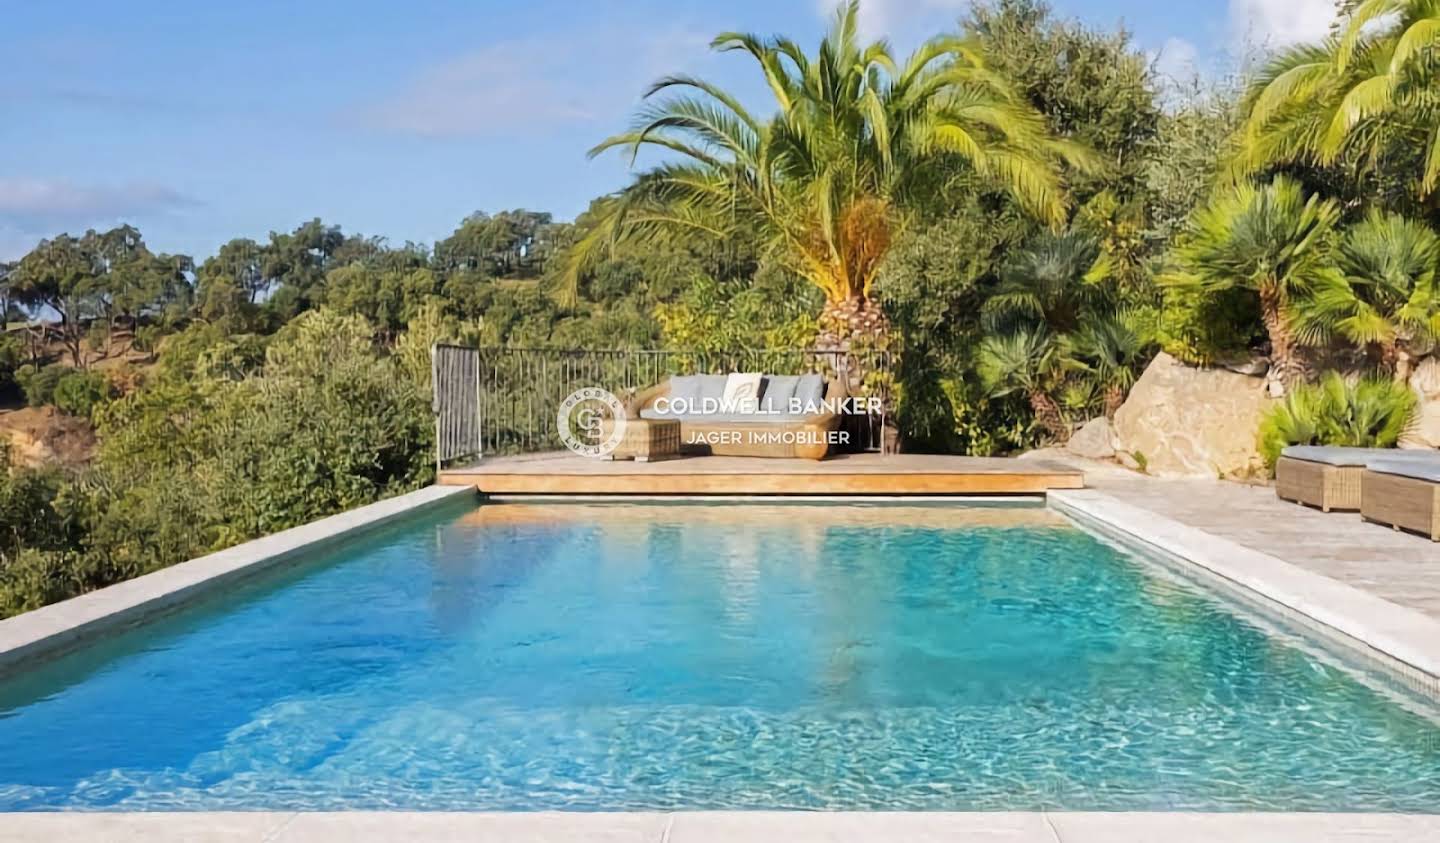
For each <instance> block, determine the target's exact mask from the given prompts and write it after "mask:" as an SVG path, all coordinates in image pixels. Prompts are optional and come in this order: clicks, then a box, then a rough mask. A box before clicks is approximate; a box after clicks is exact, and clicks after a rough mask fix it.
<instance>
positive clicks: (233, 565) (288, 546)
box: [0, 486, 476, 675]
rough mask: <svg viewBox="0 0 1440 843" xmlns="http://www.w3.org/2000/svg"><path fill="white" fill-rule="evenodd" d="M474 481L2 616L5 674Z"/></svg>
mask: <svg viewBox="0 0 1440 843" xmlns="http://www.w3.org/2000/svg"><path fill="white" fill-rule="evenodd" d="M475 496H476V495H475V491H474V490H473V489H466V488H456V487H445V486H430V487H428V488H425V489H421V490H419V491H416V492H410V493H409V494H405V495H399V496H397V497H393V498H389V499H388V500H383V501H380V502H379V503H373V504H370V505H368V506H362V507H360V508H358V509H352V510H349V511H347V512H342V513H340V514H339V515H332V516H330V517H329V518H322V519H320V520H319V521H312V522H311V523H309V524H304V525H302V526H299V527H294V528H292V529H289V530H283V531H281V532H278V533H274V534H272V535H269V536H265V537H264V538H260V539H255V540H254V541H249V542H245V543H244V544H238V545H235V546H234V547H230V548H226V549H225V550H221V551H219V552H217V553H212V554H210V555H208V556H201V557H199V558H198V559H191V560H190V561H188V562H181V563H179V564H177V565H172V566H170V567H168V568H163V569H161V570H159V571H155V572H153V573H150V574H146V575H145V576H143V577H136V578H135V579H133V580H127V581H125V582H122V583H116V584H115V585H112V586H109V587H108V588H102V589H99V590H97V591H92V592H90V593H88V594H82V595H80V596H79V597H72V598H71V599H69V600H64V601H61V602H59V603H55V604H52V605H50V606H46V607H44V608H41V609H36V610H34V611H31V612H26V613H24V614H22V615H17V616H15V617H13V618H7V619H6V620H3V621H0V675H3V674H5V673H7V672H10V671H12V670H13V669H16V668H18V667H21V666H23V664H24V663H25V662H28V661H30V660H32V659H34V658H36V657H39V656H46V655H52V654H54V653H56V652H57V651H62V650H67V649H70V648H72V647H75V646H76V645H78V644H82V643H84V642H85V641H88V640H90V639H93V638H94V637H96V636H97V635H100V634H103V633H105V632H109V631H113V630H115V629H116V628H120V627H127V626H133V625H135V624H137V623H140V622H142V621H144V620H146V619H147V618H150V617H152V616H154V615H156V614H159V613H162V612H165V611H167V610H170V609H173V608H176V607H178V606H179V605H181V604H182V603H186V602H188V601H191V600H194V599H195V598H197V597H199V596H201V595H203V594H205V593H207V592H210V591H213V590H215V589H217V588H220V587H221V586H225V585H231V584H234V583H235V582H237V581H239V580H241V579H244V578H246V577H249V576H252V575H254V574H258V573H260V572H262V571H265V570H267V569H269V568H271V567H273V566H275V565H276V564H279V563H281V562H284V561H286V560H289V559H293V558H294V557H295V556H297V555H299V554H302V553H308V552H312V551H315V550H318V549H320V548H323V547H326V546H328V545H330V544H333V543H334V542H337V541H340V540H342V539H345V538H349V537H352V536H354V535H355V534H357V533H360V532H363V531H366V530H371V529H374V528H377V527H380V526H382V525H385V524H388V523H390V522H391V521H394V520H396V519H398V518H401V517H407V516H411V515H415V514H416V513H419V512H422V511H424V510H427V509H431V508H433V507H436V506H440V505H442V504H445V503H447V502H450V501H454V500H458V499H461V498H465V497H469V498H474V497H475Z"/></svg>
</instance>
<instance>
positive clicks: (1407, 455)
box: [1280, 445, 1440, 467]
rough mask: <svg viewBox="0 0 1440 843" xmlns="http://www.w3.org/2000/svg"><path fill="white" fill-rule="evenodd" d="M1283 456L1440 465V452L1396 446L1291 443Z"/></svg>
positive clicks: (1322, 460) (1354, 462)
mask: <svg viewBox="0 0 1440 843" xmlns="http://www.w3.org/2000/svg"><path fill="white" fill-rule="evenodd" d="M1280 454H1281V456H1284V457H1288V458H1289V459H1293V460H1304V461H1305V462H1318V463H1322V464H1324V465H1334V466H1346V467H1366V466H1371V464H1372V463H1374V462H1375V461H1376V460H1386V461H1390V462H1405V463H1414V462H1422V463H1423V462H1431V461H1434V462H1436V464H1437V465H1440V452H1437V451H1430V450H1414V451H1404V450H1399V449H1396V448H1342V447H1339V446H1335V445H1291V446H1290V447H1288V448H1286V449H1285V450H1284V451H1281V452H1280Z"/></svg>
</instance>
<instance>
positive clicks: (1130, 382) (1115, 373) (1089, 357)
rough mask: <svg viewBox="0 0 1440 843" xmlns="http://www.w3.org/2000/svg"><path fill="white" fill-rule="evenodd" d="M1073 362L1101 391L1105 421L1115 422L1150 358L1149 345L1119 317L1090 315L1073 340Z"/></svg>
mask: <svg viewBox="0 0 1440 843" xmlns="http://www.w3.org/2000/svg"><path fill="white" fill-rule="evenodd" d="M1072 345H1073V348H1074V354H1075V359H1076V360H1077V361H1078V363H1079V365H1080V366H1081V367H1082V368H1083V370H1084V372H1085V373H1086V375H1087V376H1088V379H1089V380H1090V381H1091V382H1093V383H1094V384H1095V385H1096V386H1097V387H1099V389H1100V394H1101V398H1102V400H1103V406H1104V409H1105V417H1106V418H1112V419H1113V418H1114V417H1115V413H1116V411H1117V410H1119V409H1120V405H1121V404H1123V403H1124V402H1125V396H1126V395H1127V394H1128V393H1129V392H1130V387H1132V386H1134V385H1135V380H1136V378H1137V377H1138V376H1139V372H1140V370H1141V369H1142V368H1143V366H1144V364H1145V363H1146V362H1147V360H1148V358H1149V354H1148V353H1147V352H1148V351H1149V345H1150V344H1149V343H1148V342H1147V341H1146V339H1145V338H1144V337H1142V336H1141V334H1140V333H1139V332H1137V331H1136V330H1135V329H1134V328H1133V327H1132V326H1131V325H1130V324H1129V323H1128V322H1127V320H1125V319H1124V318H1122V317H1119V316H1106V315H1099V314H1095V315H1091V316H1089V317H1088V318H1086V319H1085V321H1084V323H1083V324H1082V325H1081V327H1080V330H1079V331H1077V332H1076V333H1075V335H1074V339H1073V340H1072Z"/></svg>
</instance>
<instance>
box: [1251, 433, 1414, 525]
mask: <svg viewBox="0 0 1440 843" xmlns="http://www.w3.org/2000/svg"><path fill="white" fill-rule="evenodd" d="M1376 460H1389V461H1391V462H1397V463H1403V464H1414V463H1419V464H1425V463H1433V464H1435V465H1437V466H1440V452H1435V451H1402V450H1396V449H1394V448H1341V447H1331V446H1320V445H1294V446H1291V447H1289V448H1286V449H1285V450H1284V452H1282V454H1281V456H1280V459H1279V461H1278V462H1276V464H1275V494H1276V496H1278V497H1280V498H1281V499H1283V500H1287V501H1294V502H1295V503H1301V504H1305V505H1307V506H1315V507H1319V508H1320V509H1321V510H1322V511H1324V512H1331V511H1334V510H1341V511H1351V512H1353V511H1355V510H1358V509H1360V503H1361V485H1362V476H1363V475H1364V473H1365V469H1366V468H1367V467H1368V466H1369V465H1370V463H1372V462H1374V461H1376Z"/></svg>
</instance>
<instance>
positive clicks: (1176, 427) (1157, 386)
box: [1115, 353, 1268, 478]
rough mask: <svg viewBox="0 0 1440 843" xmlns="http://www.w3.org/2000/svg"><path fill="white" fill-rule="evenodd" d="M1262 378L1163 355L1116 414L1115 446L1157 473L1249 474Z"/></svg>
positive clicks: (1254, 464) (1258, 468)
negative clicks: (1200, 367)
mask: <svg viewBox="0 0 1440 843" xmlns="http://www.w3.org/2000/svg"><path fill="white" fill-rule="evenodd" d="M1267 402H1268V399H1267V397H1266V390H1265V379H1264V378H1261V377H1253V376H1250V375H1242V374H1239V373H1236V372H1231V371H1227V370H1225V369H1198V368H1195V367H1192V366H1186V365H1185V364H1183V363H1181V362H1180V361H1178V360H1176V359H1175V358H1174V357H1171V356H1170V355H1168V354H1163V353H1162V354H1160V355H1159V356H1158V357H1156V358H1155V359H1154V360H1153V361H1151V363H1150V366H1149V367H1148V368H1147V369H1146V370H1145V373H1144V374H1143V375H1141V376H1140V380H1138V381H1136V383H1135V386H1134V388H1133V389H1131V390H1130V397H1129V398H1127V399H1126V400H1125V404H1124V406H1122V407H1121V408H1120V410H1119V412H1117V413H1116V414H1115V437H1116V439H1117V440H1118V443H1119V444H1118V445H1117V448H1116V449H1117V450H1118V451H1121V452H1124V453H1126V454H1129V455H1130V456H1131V457H1132V458H1133V460H1134V462H1136V463H1138V464H1139V465H1141V466H1143V467H1144V469H1145V470H1146V471H1147V472H1148V473H1150V474H1154V475H1156V476H1159V477H1217V476H1219V477H1241V478H1243V477H1252V476H1255V475H1257V474H1259V473H1260V472H1262V471H1263V470H1264V460H1263V459H1262V458H1261V456H1260V451H1259V448H1258V447H1257V446H1256V432H1257V430H1258V429H1259V427H1260V417H1261V416H1262V415H1263V413H1264V411H1265V408H1266V406H1267Z"/></svg>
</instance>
